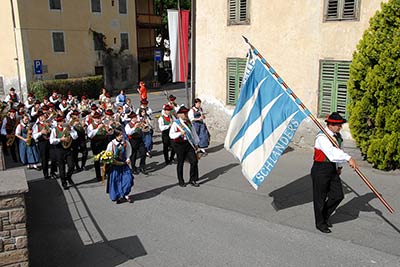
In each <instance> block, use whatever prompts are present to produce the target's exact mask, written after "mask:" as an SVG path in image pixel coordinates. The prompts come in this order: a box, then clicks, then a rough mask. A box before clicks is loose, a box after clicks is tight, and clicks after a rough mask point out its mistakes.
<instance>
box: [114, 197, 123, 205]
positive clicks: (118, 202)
mask: <svg viewBox="0 0 400 267" xmlns="http://www.w3.org/2000/svg"><path fill="white" fill-rule="evenodd" d="M123 202H124V200H123V199H122V198H119V199H117V201H116V203H117V204H121V203H123Z"/></svg>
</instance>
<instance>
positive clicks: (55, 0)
mask: <svg viewBox="0 0 400 267" xmlns="http://www.w3.org/2000/svg"><path fill="white" fill-rule="evenodd" d="M49 6H50V10H61V0H49Z"/></svg>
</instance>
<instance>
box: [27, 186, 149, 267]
mask: <svg viewBox="0 0 400 267" xmlns="http://www.w3.org/2000/svg"><path fill="white" fill-rule="evenodd" d="M77 192H78V195H79V197H80V201H81V202H82V204H83V206H84V207H85V209H86V210H87V214H88V217H89V218H90V220H91V222H92V223H93V225H94V227H95V228H96V231H97V234H98V235H100V237H101V239H102V242H97V243H94V244H90V245H85V244H84V243H83V242H82V240H81V237H80V235H79V233H78V232H77V229H76V227H75V224H74V221H73V220H72V217H71V214H70V212H69V209H68V205H67V202H66V199H65V197H64V194H63V192H62V190H61V188H60V186H59V185H58V183H57V181H55V180H46V181H45V180H37V181H34V182H29V192H28V194H27V201H26V204H27V224H28V226H27V227H28V240H29V260H30V266H38V267H39V266H40V267H41V266H68V267H69V266H116V265H119V264H122V263H124V262H126V261H128V260H131V259H134V258H136V257H140V256H143V255H146V254H147V253H146V250H145V249H144V247H143V245H142V243H141V241H140V240H139V238H138V237H137V236H130V237H124V238H120V239H116V240H107V238H106V237H105V235H104V233H103V232H102V230H101V229H100V227H99V225H98V224H97V222H96V220H95V218H94V217H93V216H92V214H91V212H90V210H89V209H88V206H87V205H86V202H85V200H84V199H83V197H82V195H81V194H80V192H79V190H78V189H77ZM85 230H87V229H86V227H85ZM87 234H88V236H89V239H90V240H91V241H93V239H92V237H91V236H90V233H89V231H87Z"/></svg>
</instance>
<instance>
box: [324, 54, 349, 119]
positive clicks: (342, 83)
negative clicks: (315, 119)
mask: <svg viewBox="0 0 400 267" xmlns="http://www.w3.org/2000/svg"><path fill="white" fill-rule="evenodd" d="M349 66H350V62H343V61H322V62H321V73H320V77H321V78H320V94H319V107H318V116H319V117H324V116H326V115H329V114H330V113H332V112H334V111H338V112H340V113H341V114H343V115H344V116H345V117H347V111H346V105H347V81H348V79H349Z"/></svg>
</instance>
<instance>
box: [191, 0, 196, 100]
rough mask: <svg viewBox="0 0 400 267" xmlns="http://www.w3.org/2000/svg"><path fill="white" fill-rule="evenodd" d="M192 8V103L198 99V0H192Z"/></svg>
mask: <svg viewBox="0 0 400 267" xmlns="http://www.w3.org/2000/svg"><path fill="white" fill-rule="evenodd" d="M191 1H192V2H191V4H190V7H191V9H192V14H191V15H192V18H191V24H192V25H191V26H192V27H191V40H190V47H191V53H190V89H191V98H192V103H194V99H195V97H196V0H191Z"/></svg>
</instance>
